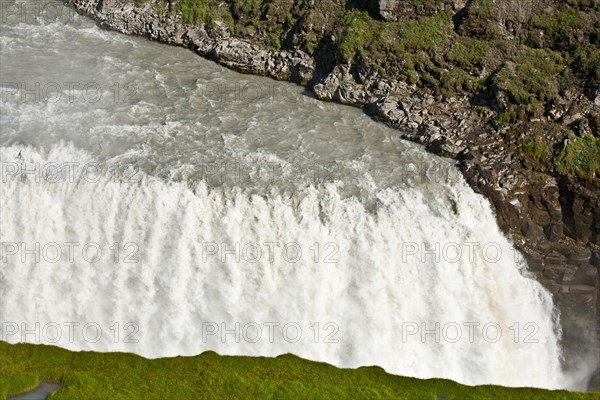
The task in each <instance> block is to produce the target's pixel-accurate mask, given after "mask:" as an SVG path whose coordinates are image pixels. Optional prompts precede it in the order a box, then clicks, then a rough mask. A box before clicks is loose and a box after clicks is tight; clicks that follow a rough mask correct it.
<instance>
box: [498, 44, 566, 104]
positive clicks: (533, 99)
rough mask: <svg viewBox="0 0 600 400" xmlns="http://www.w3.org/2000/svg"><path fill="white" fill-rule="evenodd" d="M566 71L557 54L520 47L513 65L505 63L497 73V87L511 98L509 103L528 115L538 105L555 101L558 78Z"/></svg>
mask: <svg viewBox="0 0 600 400" xmlns="http://www.w3.org/2000/svg"><path fill="white" fill-rule="evenodd" d="M565 69H566V65H565V61H564V59H563V57H562V56H561V54H560V53H558V52H554V51H551V50H546V49H531V48H528V47H523V48H522V49H521V50H520V51H519V52H518V53H517V55H516V57H515V59H514V61H512V62H509V63H505V65H504V66H503V67H502V68H501V70H500V71H499V72H498V74H497V75H496V85H497V87H498V89H500V90H502V91H504V92H506V93H507V94H508V95H509V96H510V100H511V102H512V103H514V104H517V105H519V106H520V107H521V108H522V109H524V108H527V109H528V111H530V110H533V109H534V108H535V107H536V106H537V103H539V102H549V101H552V100H554V99H556V98H557V96H558V92H559V85H560V82H559V77H560V75H561V74H562V73H563V72H564V71H565Z"/></svg>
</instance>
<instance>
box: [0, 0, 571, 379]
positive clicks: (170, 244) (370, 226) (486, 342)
mask: <svg viewBox="0 0 600 400" xmlns="http://www.w3.org/2000/svg"><path fill="white" fill-rule="evenodd" d="M28 5H31V3H27V2H25V3H15V7H27V6H28ZM37 10H38V18H31V17H30V16H27V14H22V13H5V14H4V15H3V16H2V25H1V36H0V41H1V43H0V44H1V46H2V50H1V59H0V63H1V66H2V69H1V80H2V102H1V109H0V110H1V120H0V123H1V126H2V135H1V140H0V144H1V146H2V147H1V158H2V192H1V197H0V208H1V219H0V223H1V228H2V229H1V239H2V264H1V278H2V281H1V290H2V292H1V300H2V303H1V306H2V309H1V311H2V314H1V320H2V336H3V339H4V340H8V341H10V342H19V341H27V342H36V343H37V342H39V343H53V344H57V345H60V346H63V347H66V348H70V349H78V350H80V349H93V350H99V351H130V352H135V353H138V354H141V355H144V356H147V357H162V356H174V355H181V354H183V355H192V354H198V353H200V352H202V351H205V350H214V351H217V352H219V353H221V354H245V355H263V356H275V355H279V354H283V353H287V352H289V353H294V354H297V355H299V356H302V357H305V358H309V359H314V360H321V361H326V362H329V363H333V364H335V365H338V366H343V367H356V366H361V365H379V366H381V367H383V368H385V369H386V370H387V371H389V372H391V373H395V374H401V375H408V376H417V377H446V378H451V379H455V380H458V381H460V382H464V383H467V384H482V383H497V384H504V385H513V386H524V385H527V386H539V387H566V386H568V383H567V382H566V381H565V379H564V377H563V375H562V372H561V368H560V349H559V346H558V335H559V333H558V331H557V329H556V326H557V325H556V324H555V322H556V321H555V320H554V315H553V305H552V301H551V297H550V296H549V294H548V293H547V292H546V291H545V290H544V289H543V288H542V287H541V286H540V285H539V284H538V283H537V282H535V281H534V280H532V279H530V278H529V277H528V275H527V272H526V266H525V264H524V263H523V262H522V261H521V260H520V258H519V257H518V254H516V253H515V252H514V251H513V247H512V244H511V243H510V242H509V241H508V240H507V239H506V238H505V237H504V236H503V235H502V233H501V232H500V231H499V229H498V227H497V225H496V221H495V218H494V215H493V213H492V212H491V210H490V207H489V205H488V203H487V202H486V201H485V200H484V199H483V198H482V197H480V196H478V195H476V194H475V193H473V191H472V190H471V189H470V188H469V187H468V186H467V185H466V184H465V183H464V181H463V180H462V179H461V178H460V177H459V175H458V173H457V171H456V169H455V167H454V166H453V165H452V164H451V163H450V162H449V161H448V160H444V159H441V158H437V157H435V156H432V155H429V154H426V153H425V152H424V151H423V150H422V148H420V147H418V146H415V145H412V144H409V143H405V142H403V141H401V140H399V139H398V132H396V131H393V130H390V129H388V128H386V127H384V126H382V125H379V124H377V123H374V122H373V121H371V120H370V119H369V118H367V117H366V116H364V115H362V114H361V112H360V111H359V110H356V109H352V108H348V107H343V106H337V105H333V104H324V103H320V102H318V101H316V100H314V99H312V98H311V97H309V96H306V95H304V94H303V93H302V91H301V89H299V88H298V87H296V86H294V85H289V84H285V83H279V82H274V81H270V80H267V79H263V78H258V77H251V76H244V75H239V74H237V73H234V72H231V71H227V70H225V69H224V68H221V67H219V66H217V65H215V64H213V63H211V62H208V61H205V60H203V59H201V58H199V57H197V56H195V55H194V54H192V53H191V52H188V51H186V50H183V49H179V48H172V47H168V46H163V45H159V44H156V43H152V42H148V41H145V40H143V39H140V38H131V37H127V36H124V35H119V34H117V33H113V32H107V31H102V30H100V29H99V28H97V27H96V26H95V25H94V23H93V22H91V21H89V20H87V19H85V18H83V17H80V16H76V15H73V12H72V11H70V10H68V9H66V8H62V6H61V5H60V4H59V3H56V4H54V7H53V8H52V9H47V10H46V11H44V10H43V9H37ZM57 11H58V17H57V16H56V15H54V14H52V12H53V13H56V12H57ZM24 15H25V16H24ZM533 364H535V365H533Z"/></svg>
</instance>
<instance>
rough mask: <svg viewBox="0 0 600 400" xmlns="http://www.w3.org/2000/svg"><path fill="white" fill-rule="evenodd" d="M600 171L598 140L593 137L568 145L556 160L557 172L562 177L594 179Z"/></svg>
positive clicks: (599, 141) (576, 140)
mask: <svg viewBox="0 0 600 400" xmlns="http://www.w3.org/2000/svg"><path fill="white" fill-rule="evenodd" d="M599 171H600V139H599V138H597V137H594V136H593V135H587V136H584V137H581V138H577V139H575V140H573V141H571V142H570V143H568V144H567V145H566V146H565V148H564V149H563V151H562V152H561V153H560V156H559V158H558V172H560V173H561V174H563V175H570V176H578V177H579V178H582V179H594V178H597V177H598V172H599Z"/></svg>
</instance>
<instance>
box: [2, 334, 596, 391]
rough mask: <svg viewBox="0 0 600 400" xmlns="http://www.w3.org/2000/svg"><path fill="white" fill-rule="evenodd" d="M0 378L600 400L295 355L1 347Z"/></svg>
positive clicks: (146, 387) (18, 383) (121, 387)
mask: <svg viewBox="0 0 600 400" xmlns="http://www.w3.org/2000/svg"><path fill="white" fill-rule="evenodd" d="M532 367H533V366H532ZM0 376H2V379H1V380H0V398H6V396H7V394H14V393H18V392H23V391H27V390H30V389H33V388H34V387H36V386H37V385H38V383H39V381H55V382H60V383H61V384H63V385H64V387H63V389H62V390H60V391H59V392H57V393H55V394H54V395H53V396H52V399H57V400H59V399H78V400H79V399H127V400H132V399H161V400H163V399H336V400H337V399H369V400H370V399H395V400H400V399H406V400H417V399H429V400H434V399H437V398H445V399H448V400H453V399H457V400H458V399H461V400H466V399H477V400H485V399H502V400H507V399H520V400H527V399H544V400H552V399H563V400H566V399H569V400H572V399H573V400H575V399H600V393H595V394H594V393H587V394H583V393H570V392H566V391H547V390H541V389H530V388H522V389H513V388H505V387H500V386H478V387H469V386H464V385H460V384H458V383H455V382H452V381H449V380H444V379H428V380H421V379H415V378H404V377H399V376H394V375H390V374H387V373H385V371H383V370H382V369H381V368H378V367H368V368H359V369H339V368H336V367H333V366H331V365H328V364H323V363H317V362H312V361H307V360H303V359H301V358H299V357H296V356H293V355H284V356H280V357H277V358H261V357H237V356H236V357H233V356H219V355H217V354H216V353H213V352H206V353H203V354H201V355H199V356H195V357H176V358H162V359H155V360H148V359H145V358H142V357H139V356H136V355H133V354H126V353H92V352H79V353H77V352H71V351H68V350H64V349H61V348H58V347H52V346H44V345H31V344H7V343H5V342H0Z"/></svg>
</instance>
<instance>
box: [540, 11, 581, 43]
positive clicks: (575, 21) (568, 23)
mask: <svg viewBox="0 0 600 400" xmlns="http://www.w3.org/2000/svg"><path fill="white" fill-rule="evenodd" d="M529 26H530V27H531V28H532V29H533V30H534V33H533V34H536V35H539V32H540V31H541V32H543V38H544V39H543V42H544V43H545V44H546V45H547V46H548V47H552V48H554V49H564V50H569V49H572V48H576V47H577V45H578V43H579V42H580V40H579V36H580V35H581V33H582V32H581V31H582V30H583V29H584V28H585V27H586V26H588V24H587V23H586V21H585V19H584V18H583V17H582V14H580V13H579V12H578V11H576V10H564V11H561V12H554V13H540V14H537V15H534V16H533V17H532V18H531V20H530V21H529Z"/></svg>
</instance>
